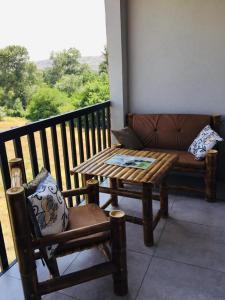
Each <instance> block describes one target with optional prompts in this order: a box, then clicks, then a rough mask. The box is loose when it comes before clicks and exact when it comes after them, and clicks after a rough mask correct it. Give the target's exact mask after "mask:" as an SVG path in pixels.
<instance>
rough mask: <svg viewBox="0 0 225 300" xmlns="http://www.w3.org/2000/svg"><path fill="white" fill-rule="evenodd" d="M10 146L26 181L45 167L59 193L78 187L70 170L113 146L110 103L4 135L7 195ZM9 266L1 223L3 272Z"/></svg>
mask: <svg viewBox="0 0 225 300" xmlns="http://www.w3.org/2000/svg"><path fill="white" fill-rule="evenodd" d="M9 142H11V143H13V146H12V145H11V148H13V150H14V156H15V157H21V158H23V159H24V162H25V167H26V177H27V179H31V178H34V177H35V176H36V175H37V174H38V172H39V171H40V168H41V167H42V166H44V167H45V168H46V169H47V170H48V171H50V172H51V173H53V174H54V175H55V177H56V180H57V183H58V185H59V188H60V189H70V188H72V187H79V186H80V185H81V178H79V176H78V175H75V176H72V177H71V175H70V169H71V168H72V167H74V166H76V165H77V164H79V163H81V162H83V161H84V160H85V159H88V158H89V157H91V156H93V155H94V154H96V153H97V152H99V151H101V150H102V149H104V148H106V147H108V146H110V145H111V139H110V101H106V102H104V103H100V104H96V105H93V106H89V107H86V108H82V109H79V110H76V111H73V112H69V113H65V114H62V115H59V116H55V117H51V118H48V119H44V120H40V121H37V122H34V123H30V124H28V125H24V126H21V127H18V128H13V129H10V130H7V131H4V132H1V133H0V168H1V174H2V181H3V187H4V190H5V191H6V190H7V189H8V188H9V187H10V185H11V183H10V172H9V167H8V160H9V159H10V158H11V157H9V153H8V149H7V144H8V143H9ZM28 150H29V151H28ZM11 152H12V151H11ZM30 173H32V175H31V174H30ZM75 200H76V202H77V203H79V201H80V199H79V198H76V199H75ZM68 205H69V206H73V205H74V199H72V198H69V199H68ZM2 225H3V224H2ZM8 266H9V263H8V258H7V252H6V246H5V242H4V235H3V231H2V226H1V223H0V267H1V271H5V270H6V269H7V268H8Z"/></svg>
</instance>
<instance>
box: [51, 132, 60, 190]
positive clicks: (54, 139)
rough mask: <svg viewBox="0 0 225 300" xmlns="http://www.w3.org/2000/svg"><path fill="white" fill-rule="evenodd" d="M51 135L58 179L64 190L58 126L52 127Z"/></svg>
mask: <svg viewBox="0 0 225 300" xmlns="http://www.w3.org/2000/svg"><path fill="white" fill-rule="evenodd" d="M51 136H52V148H53V157H54V164H55V174H56V181H57V184H58V186H59V188H60V190H62V174H61V166H60V160H59V145H58V137H57V130H56V126H52V127H51Z"/></svg>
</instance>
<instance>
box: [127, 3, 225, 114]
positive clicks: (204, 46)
mask: <svg viewBox="0 0 225 300" xmlns="http://www.w3.org/2000/svg"><path fill="white" fill-rule="evenodd" d="M128 68H129V73H128V76H129V110H130V111H131V112H138V113H142V112H144V113H150V112H152V113H158V112H161V113H165V112H168V113H176V112H177V113H210V114H211V113H220V114H224V115H225V0H128Z"/></svg>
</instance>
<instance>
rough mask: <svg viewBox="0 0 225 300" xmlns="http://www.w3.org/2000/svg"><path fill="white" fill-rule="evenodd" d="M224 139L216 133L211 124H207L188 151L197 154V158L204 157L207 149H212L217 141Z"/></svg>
mask: <svg viewBox="0 0 225 300" xmlns="http://www.w3.org/2000/svg"><path fill="white" fill-rule="evenodd" d="M222 141H223V139H222V138H221V137H220V136H219V135H218V133H216V132H215V131H214V130H212V128H211V127H210V125H207V126H205V127H204V128H203V129H202V131H201V132H200V133H199V134H198V136H197V137H196V138H195V140H194V141H193V143H192V144H191V146H190V147H189V149H188V152H190V153H192V154H193V155H194V156H195V159H197V160H200V159H203V158H204V157H205V156H206V154H207V151H209V150H211V149H212V148H213V147H214V146H215V145H216V143H217V142H222Z"/></svg>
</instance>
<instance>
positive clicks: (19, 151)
mask: <svg viewBox="0 0 225 300" xmlns="http://www.w3.org/2000/svg"><path fill="white" fill-rule="evenodd" d="M13 146H14V151H15V156H16V157H18V158H22V159H23V150H22V145H21V139H20V137H16V138H15V139H14V140H13Z"/></svg>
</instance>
